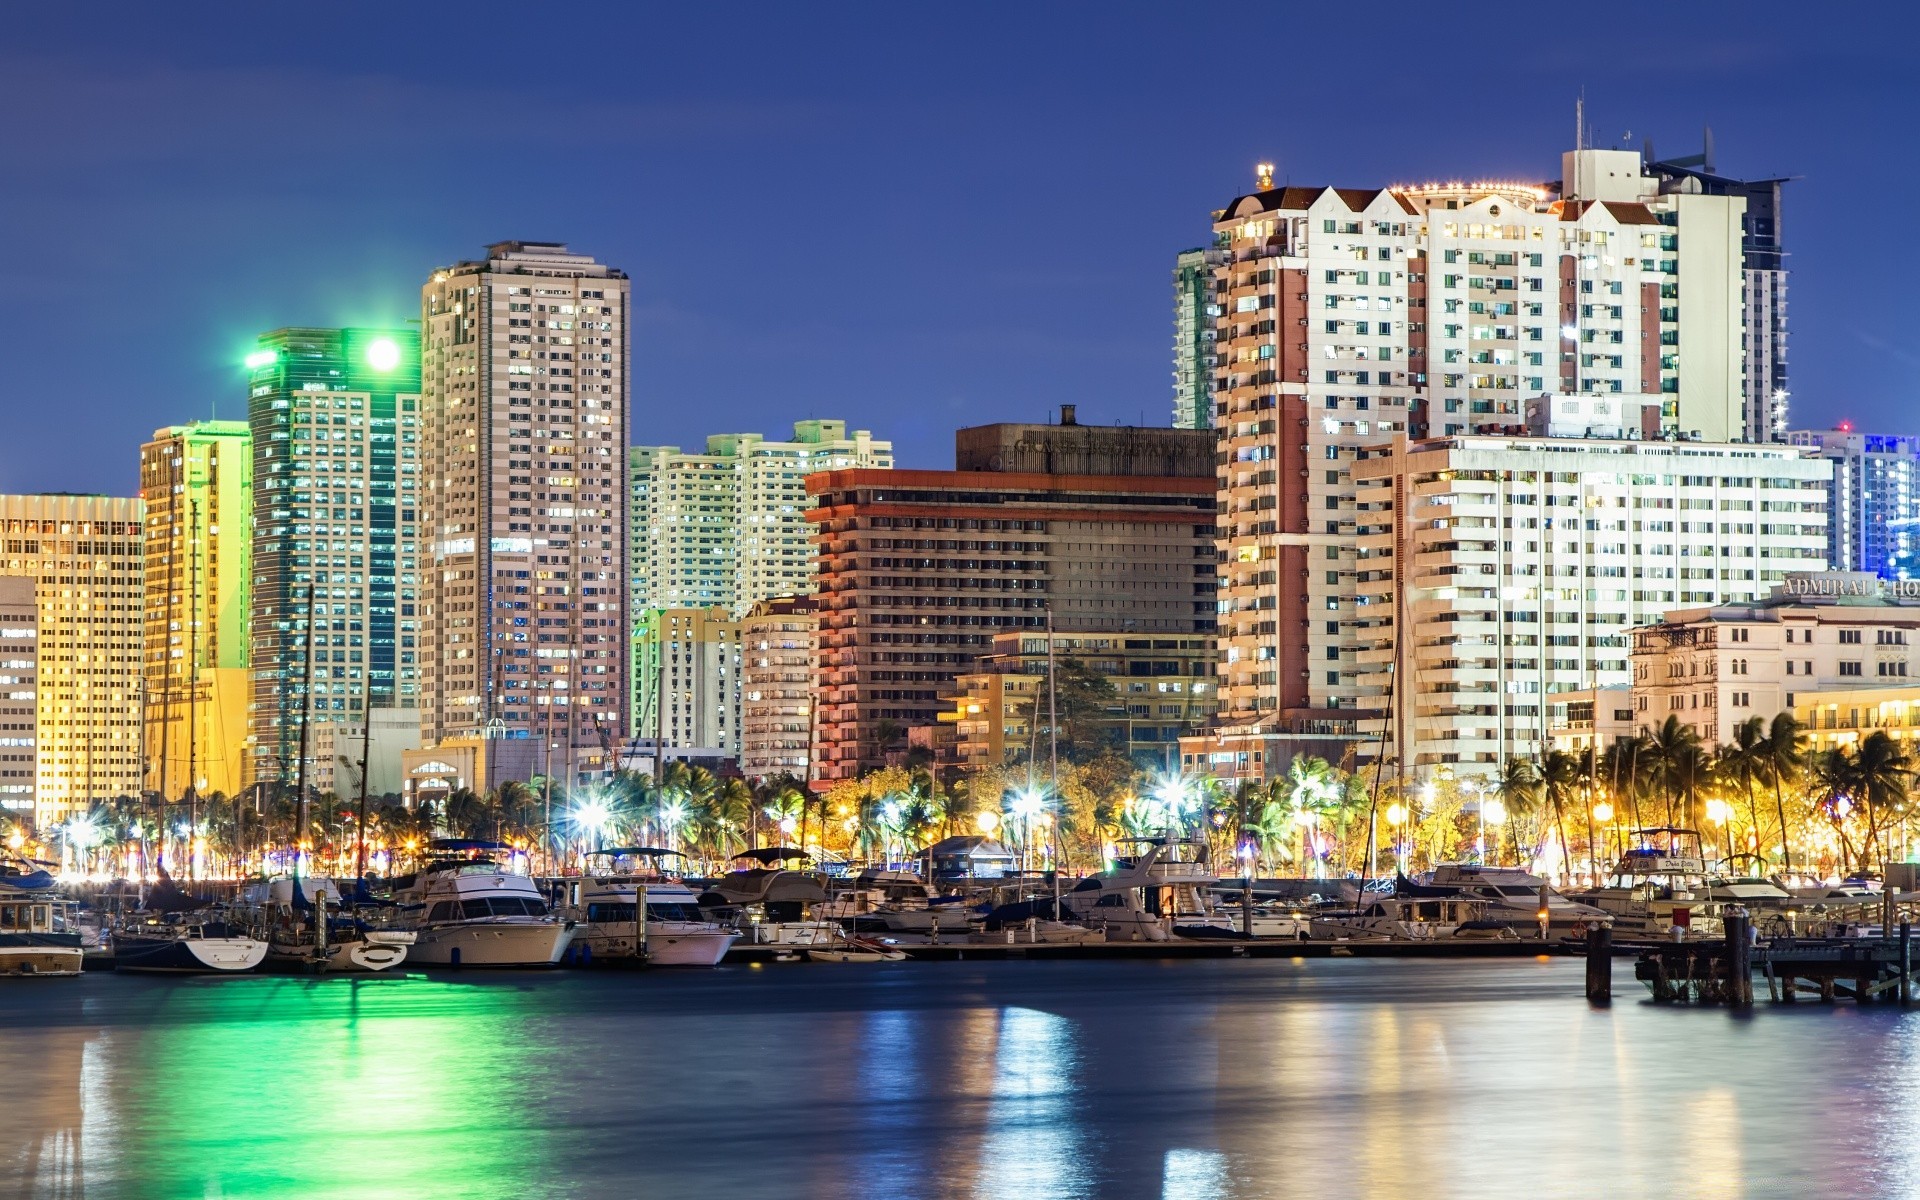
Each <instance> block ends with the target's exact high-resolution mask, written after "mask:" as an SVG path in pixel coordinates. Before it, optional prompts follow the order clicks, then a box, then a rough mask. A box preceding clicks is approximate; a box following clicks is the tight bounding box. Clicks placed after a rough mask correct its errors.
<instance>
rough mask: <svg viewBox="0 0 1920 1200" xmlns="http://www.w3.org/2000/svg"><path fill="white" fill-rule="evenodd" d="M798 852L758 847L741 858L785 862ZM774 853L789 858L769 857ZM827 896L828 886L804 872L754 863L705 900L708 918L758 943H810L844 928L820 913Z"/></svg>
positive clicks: (725, 880)
mask: <svg viewBox="0 0 1920 1200" xmlns="http://www.w3.org/2000/svg"><path fill="white" fill-rule="evenodd" d="M798 853H799V852H798V851H792V852H787V851H780V850H773V851H758V852H755V853H753V854H750V855H744V856H741V857H748V858H755V859H757V860H758V861H763V862H764V861H774V862H780V861H785V860H786V859H787V858H791V857H793V855H795V854H798ZM774 854H781V855H784V857H782V858H769V857H765V856H770V855H774ZM826 898H827V889H826V888H824V887H822V886H821V885H820V881H819V880H817V879H815V878H814V877H813V876H811V875H808V874H806V873H804V872H801V871H788V870H784V869H782V868H779V867H752V868H748V869H747V870H743V871H729V872H728V873H727V874H725V875H723V876H721V877H720V878H719V879H717V880H715V881H714V883H713V886H712V887H710V888H708V889H707V890H706V891H705V892H703V893H701V894H700V897H699V905H700V910H701V912H702V913H704V914H706V918H707V919H708V920H710V921H717V922H719V923H721V924H723V925H732V926H734V927H735V928H737V929H739V930H740V931H741V933H742V934H743V935H745V937H746V939H747V941H749V942H751V943H752V944H754V945H756V946H805V945H811V944H813V943H815V942H817V941H821V940H823V939H824V938H827V937H829V936H831V935H832V934H834V933H837V932H839V931H840V926H839V924H838V922H836V921H831V920H827V919H825V918H823V917H821V916H820V914H819V912H818V909H819V908H820V907H821V905H822V902H823V901H825V900H826Z"/></svg>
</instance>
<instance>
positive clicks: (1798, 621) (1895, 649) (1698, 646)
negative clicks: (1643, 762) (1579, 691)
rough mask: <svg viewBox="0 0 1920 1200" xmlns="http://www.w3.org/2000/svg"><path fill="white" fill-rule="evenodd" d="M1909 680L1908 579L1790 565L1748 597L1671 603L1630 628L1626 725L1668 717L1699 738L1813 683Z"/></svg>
mask: <svg viewBox="0 0 1920 1200" xmlns="http://www.w3.org/2000/svg"><path fill="white" fill-rule="evenodd" d="M1915 686H1920V584H1914V583H1907V582H1904V581H1885V580H1880V579H1876V578H1874V577H1872V576H1870V575H1864V574H1860V573H1858V572H1846V571H1834V572H1819V573H1807V574H1796V575H1794V576H1792V577H1790V578H1788V579H1787V580H1786V581H1785V582H1784V583H1783V584H1782V585H1781V586H1780V587H1779V588H1778V589H1776V591H1775V592H1774V593H1773V594H1772V595H1770V596H1768V597H1766V598H1764V599H1763V600H1761V601H1759V602H1758V603H1753V604H1729V605H1718V606H1713V607H1695V608H1681V609H1675V610H1673V611H1670V612H1668V613H1667V614H1666V618H1665V619H1664V620H1661V621H1658V622H1655V623H1651V624H1648V625H1646V626H1644V627H1642V628H1637V629H1635V630H1633V711H1634V720H1635V724H1636V726H1637V727H1639V728H1642V729H1646V728H1654V727H1658V726H1659V725H1662V724H1664V723H1665V722H1666V719H1667V718H1668V717H1669V716H1673V717H1677V718H1679V720H1680V723H1681V724H1683V725H1688V726H1691V727H1692V728H1693V731H1694V732H1695V733H1697V734H1699V735H1700V739H1701V741H1702V742H1704V743H1706V744H1707V745H1708V746H1719V745H1724V744H1726V742H1727V741H1728V739H1730V738H1731V737H1732V736H1733V730H1734V728H1735V727H1736V726H1738V725H1740V724H1741V723H1742V722H1744V721H1746V720H1747V719H1748V718H1749V717H1762V718H1765V719H1766V720H1769V721H1771V720H1772V719H1773V717H1774V715H1775V714H1776V713H1783V712H1797V711H1798V710H1799V709H1801V708H1802V707H1803V705H1804V702H1806V698H1807V697H1808V696H1811V695H1813V694H1816V693H1826V692H1833V691H1855V690H1861V689H1872V688H1895V689H1898V688H1912V687H1915ZM1822 703H1825V702H1824V701H1822Z"/></svg>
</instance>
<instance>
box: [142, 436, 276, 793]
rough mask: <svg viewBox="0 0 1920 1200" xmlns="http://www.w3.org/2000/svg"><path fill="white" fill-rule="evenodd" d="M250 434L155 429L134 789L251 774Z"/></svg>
mask: <svg viewBox="0 0 1920 1200" xmlns="http://www.w3.org/2000/svg"><path fill="white" fill-rule="evenodd" d="M253 466H254V464H253V437H252V432H251V430H250V429H249V426H248V423H247V422H246V421H195V422H193V423H191V424H187V425H173V426H169V427H167V428H165V429H157V430H155V431H154V434H153V440H152V441H150V442H148V443H147V444H146V445H144V446H142V447H140V498H141V500H142V501H143V502H144V504H145V506H146V539H145V546H146V634H145V641H146V651H145V656H144V657H145V666H144V668H143V674H144V677H145V680H146V695H147V720H146V725H145V730H146V748H145V752H144V762H145V765H146V780H145V783H144V785H143V789H144V790H146V791H150V792H154V793H156V794H158V795H160V796H162V797H164V798H165V799H167V800H169V801H172V800H177V799H180V798H182V797H185V796H187V795H188V794H189V792H191V793H192V794H193V795H196V796H209V795H213V794H216V793H217V794H220V795H225V796H233V795H237V794H239V792H240V790H241V789H242V788H244V787H246V786H247V783H248V782H249V776H248V762H247V754H246V749H247V733H248V703H249V700H250V699H251V696H250V690H251V684H250V680H249V677H248V669H247V662H248V657H249V654H250V646H249V642H248V638H249V632H248V623H249V621H250V619H251V615H252V611H251V607H250V606H251V603H252V560H253V546H252V541H253Z"/></svg>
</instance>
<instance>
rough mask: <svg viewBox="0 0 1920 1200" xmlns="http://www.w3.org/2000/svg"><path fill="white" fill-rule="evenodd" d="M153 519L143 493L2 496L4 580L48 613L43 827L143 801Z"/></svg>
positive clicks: (37, 819) (40, 690) (38, 758)
mask: <svg viewBox="0 0 1920 1200" xmlns="http://www.w3.org/2000/svg"><path fill="white" fill-rule="evenodd" d="M143 521H144V515H143V509H142V506H141V503H140V501H139V500H138V499H137V498H133V497H120V496H73V495H29V496H0V536H4V538H5V542H4V547H3V549H4V553H0V575H17V576H23V577H25V578H29V579H32V580H33V581H34V582H35V585H36V586H35V593H34V594H35V599H36V603H37V604H38V607H39V614H38V615H39V619H38V622H37V634H38V636H37V638H36V641H37V642H38V644H39V653H38V655H37V656H36V665H35V669H34V674H35V676H36V679H35V685H34V689H33V691H34V725H35V730H34V738H35V742H36V745H35V747H34V749H35V760H34V770H35V778H34V808H33V821H34V825H35V828H37V829H41V830H45V829H47V828H49V827H51V826H52V825H54V824H56V823H58V822H60V821H64V820H66V819H67V817H69V816H71V815H73V814H74V813H76V812H86V811H87V810H88V808H89V807H90V806H91V805H92V804H93V803H94V802H96V801H103V800H111V799H115V798H118V797H133V796H138V795H139V794H140V776H141V769H140V713H141V686H142V681H141V663H142V659H143V656H144V651H145V635H146V629H145V618H144V612H145V605H146V562H145V557H144V554H143V552H142V548H141V543H142V525H143ZM15 690H16V691H18V690H20V689H17V688H16V689H15ZM10 706H11V705H10Z"/></svg>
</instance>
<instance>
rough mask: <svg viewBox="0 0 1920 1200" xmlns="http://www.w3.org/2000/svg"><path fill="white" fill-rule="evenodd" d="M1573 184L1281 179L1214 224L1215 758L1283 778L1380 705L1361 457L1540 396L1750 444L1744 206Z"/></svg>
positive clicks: (1619, 167)
mask: <svg viewBox="0 0 1920 1200" xmlns="http://www.w3.org/2000/svg"><path fill="white" fill-rule="evenodd" d="M1561 170H1562V182H1561V183H1560V185H1559V186H1558V188H1557V190H1555V189H1554V188H1548V187H1538V186H1534V185H1530V184H1498V183H1494V184H1476V185H1460V184H1436V185H1429V186H1417V187H1396V188H1377V189H1373V188H1370V189H1352V188H1329V187H1274V186H1273V183H1272V178H1271V175H1270V174H1266V173H1263V175H1262V177H1261V179H1260V186H1259V189H1258V190H1256V191H1255V192H1253V193H1251V194H1249V195H1245V196H1241V197H1238V198H1236V199H1235V200H1233V201H1232V202H1230V203H1229V204H1228V205H1227V206H1226V207H1225V209H1223V210H1222V211H1221V212H1220V213H1219V214H1218V216H1217V219H1216V221H1215V224H1214V235H1215V236H1214V244H1213V248H1212V250H1211V251H1210V257H1211V262H1212V264H1213V272H1214V286H1215V303H1216V304H1217V306H1218V308H1219V310H1220V315H1219V317H1218V318H1217V325H1216V340H1215V346H1214V361H1215V371H1214V401H1215V407H1216V411H1217V413H1218V414H1219V415H1218V418H1217V424H1216V428H1217V429H1218V431H1219V434H1220V471H1219V486H1220V538H1219V552H1220V563H1221V579H1220V588H1221V605H1220V622H1221V628H1220V643H1221V672H1222V674H1221V687H1222V695H1221V702H1222V708H1223V715H1222V718H1221V722H1222V724H1221V728H1222V730H1223V731H1232V737H1233V738H1234V739H1237V740H1238V742H1239V743H1241V744H1239V745H1238V746H1237V747H1222V748H1220V749H1217V750H1215V751H1212V752H1211V753H1216V754H1235V755H1238V754H1248V755H1251V754H1260V755H1261V757H1262V758H1263V759H1264V760H1265V761H1266V762H1267V763H1268V764H1270V769H1273V770H1278V769H1279V768H1280V767H1281V766H1282V765H1283V760H1284V757H1285V755H1284V754H1283V753H1279V752H1278V751H1279V748H1280V747H1281V746H1282V745H1283V744H1285V743H1286V741H1287V739H1288V738H1290V737H1292V736H1293V735H1294V734H1295V733H1299V732H1303V731H1314V732H1316V733H1320V732H1328V733H1332V734H1335V735H1337V734H1338V732H1339V731H1340V730H1341V729H1342V728H1343V727H1344V726H1345V725H1346V724H1347V723H1348V722H1350V721H1351V719H1352V716H1353V710H1354V709H1355V707H1356V706H1358V705H1359V704H1360V703H1361V701H1362V699H1363V697H1362V694H1361V690H1360V687H1359V681H1358V667H1359V663H1358V662H1357V660H1356V658H1355V655H1356V654H1357V653H1358V651H1359V648H1360V645H1361V637H1360V635H1359V629H1358V628H1357V627H1356V624H1355V622H1356V618H1357V616H1358V614H1357V612H1356V609H1355V603H1354V599H1355V573H1356V570H1357V563H1356V560H1355V551H1356V545H1355V525H1354V517H1355V512H1354V507H1353V506H1354V479H1353V465H1354V463H1355V461H1356V459H1357V457H1358V456H1359V455H1361V454H1363V453H1366V452H1368V451H1371V450H1374V449H1381V448H1385V447H1387V446H1388V445H1389V444H1390V443H1391V442H1392V440H1393V439H1394V438H1396V437H1400V436H1411V437H1416V438H1418V437H1427V436H1455V435H1463V434H1475V433H1486V434H1501V435H1512V434H1522V433H1525V432H1526V431H1527V429H1528V428H1529V416H1528V408H1529V402H1532V403H1533V405H1534V406H1535V408H1536V409H1537V408H1538V407H1539V405H1540V403H1541V401H1542V400H1543V399H1544V400H1545V401H1546V402H1547V404H1548V405H1550V406H1553V407H1556V408H1557V407H1559V406H1562V405H1564V404H1567V403H1572V404H1574V405H1575V406H1576V407H1577V408H1580V409H1581V410H1582V411H1583V412H1592V413H1595V414H1599V413H1600V410H1601V408H1602V407H1603V405H1605V406H1613V405H1618V406H1620V408H1630V409H1631V410H1632V411H1634V412H1638V411H1640V410H1641V409H1644V408H1647V407H1649V406H1651V407H1652V408H1653V409H1654V410H1655V412H1657V413H1658V418H1657V424H1658V426H1659V427H1660V428H1662V429H1665V430H1668V431H1672V432H1674V433H1676V434H1677V435H1681V436H1693V435H1694V434H1695V433H1697V434H1698V436H1700V437H1701V438H1704V439H1705V440H1707V441H1726V440H1730V439H1734V438H1738V437H1739V436H1740V434H1741V431H1742V430H1743V429H1744V415H1743V411H1742V407H1741V406H1742V397H1741V377H1742V358H1741V354H1740V331H1741V303H1742V295H1741V279H1742V276H1741V268H1740V247H1741V228H1740V216H1741V213H1742V211H1743V206H1744V203H1745V201H1744V200H1743V199H1741V198H1739V197H1728V196H1708V195H1697V194H1671V195H1665V194H1661V193H1660V192H1659V190H1658V180H1657V179H1656V178H1654V177H1651V176H1648V175H1646V174H1644V173H1643V172H1642V169H1641V160H1640V158H1639V156H1638V155H1637V154H1635V153H1633V152H1630V151H1615V150H1580V151H1574V152H1570V153H1568V154H1566V155H1564V156H1563V157H1562V163H1561ZM1620 408H1614V409H1613V411H1612V414H1611V415H1610V416H1608V417H1606V420H1609V421H1611V420H1615V419H1617V418H1618V415H1619V411H1620ZM1268 742H1271V743H1273V745H1272V746H1271V747H1269V749H1271V750H1273V751H1275V752H1273V753H1268V752H1265V751H1263V750H1261V746H1262V745H1263V744H1265V743H1268Z"/></svg>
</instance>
